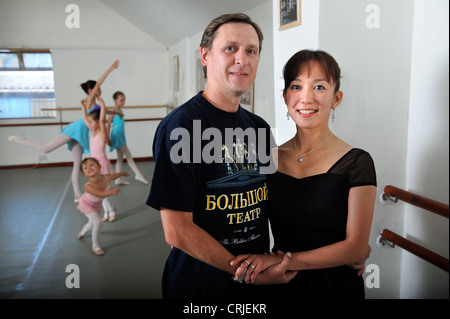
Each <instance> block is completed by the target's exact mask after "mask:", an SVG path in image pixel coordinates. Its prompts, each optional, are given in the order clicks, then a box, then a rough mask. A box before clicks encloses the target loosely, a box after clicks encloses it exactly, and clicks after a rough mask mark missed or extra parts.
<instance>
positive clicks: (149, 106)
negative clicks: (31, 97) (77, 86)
mask: <svg viewBox="0 0 450 319" xmlns="http://www.w3.org/2000/svg"><path fill="white" fill-rule="evenodd" d="M164 107H165V108H169V106H168V105H136V106H122V109H154V108H164ZM106 109H111V107H107V108H106ZM41 111H81V106H80V107H52V108H43V109H41Z"/></svg>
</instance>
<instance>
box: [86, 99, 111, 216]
mask: <svg viewBox="0 0 450 319" xmlns="http://www.w3.org/2000/svg"><path fill="white" fill-rule="evenodd" d="M95 98H96V99H97V100H98V102H99V103H100V112H99V111H98V110H93V111H92V112H91V113H89V114H88V113H87V111H86V105H87V104H89V103H92V101H88V100H85V101H81V105H82V107H81V108H82V110H83V120H84V123H85V124H86V126H87V127H88V128H89V130H90V131H91V132H92V136H91V140H90V146H91V155H92V157H93V158H95V159H96V160H97V161H98V162H99V163H100V166H101V173H102V174H105V175H106V174H112V173H114V169H113V167H112V165H111V162H110V161H109V159H108V158H107V157H106V152H105V148H106V142H107V139H108V133H107V131H106V125H105V121H106V107H105V103H104V102H103V99H102V98H101V97H100V96H97V97H95ZM103 208H104V210H105V215H104V217H103V219H102V221H106V220H109V221H110V222H112V221H114V220H115V219H116V209H115V207H113V206H112V205H111V203H110V201H109V199H108V198H107V197H105V198H104V199H103Z"/></svg>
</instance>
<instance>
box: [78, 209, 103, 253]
mask: <svg viewBox="0 0 450 319" xmlns="http://www.w3.org/2000/svg"><path fill="white" fill-rule="evenodd" d="M86 216H87V217H88V218H89V222H88V223H87V224H86V225H84V226H83V229H82V230H81V232H80V235H79V237H80V238H81V237H83V236H84V235H85V234H86V233H87V232H88V231H90V230H92V248H93V249H94V248H96V247H100V246H99V244H98V235H99V233H100V228H101V227H102V221H101V219H100V215H99V214H98V213H96V212H93V213H90V214H86Z"/></svg>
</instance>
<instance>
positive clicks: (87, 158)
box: [80, 157, 101, 173]
mask: <svg viewBox="0 0 450 319" xmlns="http://www.w3.org/2000/svg"><path fill="white" fill-rule="evenodd" d="M87 160H93V161H94V162H96V163H97V164H98V165H99V166H101V165H100V163H99V162H98V161H97V159H95V158H93V157H86V158H85V159H84V160H82V161H81V164H80V171H81V172H82V173H83V164H84V163H86V162H87Z"/></svg>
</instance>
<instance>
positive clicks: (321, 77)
mask: <svg viewBox="0 0 450 319" xmlns="http://www.w3.org/2000/svg"><path fill="white" fill-rule="evenodd" d="M284 80H285V88H284V92H283V97H284V100H285V102H286V105H287V109H288V113H289V115H290V117H291V118H292V120H293V121H294V122H295V124H296V130H297V132H296V134H295V136H294V137H293V138H292V139H290V140H289V141H287V142H286V143H284V144H283V145H281V146H280V147H279V148H278V169H277V172H276V173H275V174H272V175H271V176H269V184H268V186H269V203H270V222H271V226H272V232H273V236H274V242H275V243H274V248H273V251H274V252H278V254H277V255H276V256H273V255H272V256H260V255H247V256H239V257H237V258H236V259H235V262H237V261H242V260H245V261H246V262H245V263H244V262H243V263H242V264H241V267H240V269H238V272H237V275H239V274H241V273H242V272H241V271H243V269H242V268H247V282H252V283H262V284H264V283H271V280H270V278H269V276H266V275H265V273H264V271H263V270H265V269H266V268H267V267H268V266H270V264H271V263H272V264H273V261H269V259H270V258H275V257H278V258H281V256H282V255H283V254H284V253H287V252H290V254H289V256H292V257H291V262H290V265H289V266H288V269H289V270H292V271H297V270H298V274H297V275H296V276H295V277H294V278H293V279H292V280H291V281H290V282H289V283H287V284H284V285H278V287H277V294H278V296H281V295H283V297H291V298H297V297H303V298H307V299H321V298H364V282H363V278H362V276H361V273H362V269H363V268H359V270H360V271H357V270H355V269H354V268H358V267H356V266H355V264H360V263H361V262H364V261H365V259H367V253H368V249H369V250H370V248H368V241H369V235H370V229H371V225H372V216H373V210H374V204H375V198H376V174H375V167H374V163H373V160H372V158H371V156H370V155H369V153H367V152H366V151H364V150H362V149H358V148H353V147H352V146H350V145H349V144H347V143H346V142H345V141H343V140H341V139H340V138H338V137H337V136H335V135H334V134H333V133H332V132H331V130H330V128H329V117H330V114H331V116H332V117H334V109H335V108H336V107H337V106H338V105H339V104H340V102H341V101H342V97H343V94H342V91H340V90H339V87H340V69H339V66H338V64H337V63H336V61H335V60H334V58H333V57H332V56H330V55H329V54H328V53H326V52H323V51H310V50H303V51H299V52H297V53H296V54H295V55H294V56H292V57H291V59H290V60H289V61H288V62H287V64H286V66H285V68H284ZM283 252H284V253H283ZM250 266H251V267H250ZM260 271H262V272H261V273H260ZM267 273H269V272H267ZM278 290H279V291H278Z"/></svg>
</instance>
